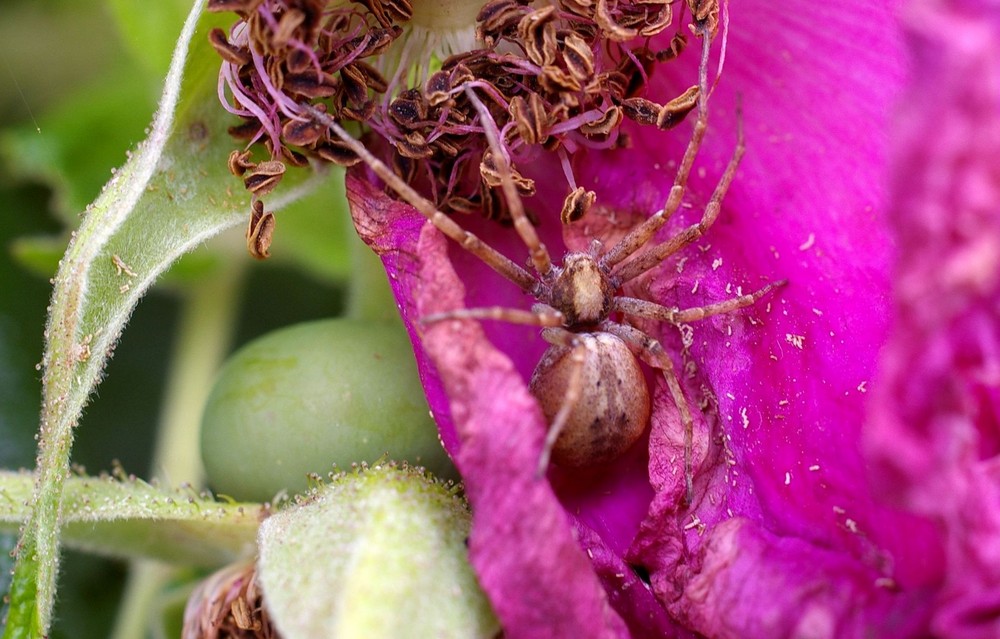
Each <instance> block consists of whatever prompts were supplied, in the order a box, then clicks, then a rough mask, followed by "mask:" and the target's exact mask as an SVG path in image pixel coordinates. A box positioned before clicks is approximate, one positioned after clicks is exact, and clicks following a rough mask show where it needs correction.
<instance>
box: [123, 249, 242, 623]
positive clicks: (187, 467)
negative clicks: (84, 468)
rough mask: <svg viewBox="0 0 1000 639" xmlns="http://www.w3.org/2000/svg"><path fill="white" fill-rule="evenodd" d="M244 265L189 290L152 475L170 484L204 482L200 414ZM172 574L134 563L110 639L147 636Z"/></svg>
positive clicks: (229, 333) (229, 328)
mask: <svg viewBox="0 0 1000 639" xmlns="http://www.w3.org/2000/svg"><path fill="white" fill-rule="evenodd" d="M243 264H244V262H243V261H241V260H239V259H237V260H235V261H234V265H233V266H229V267H226V268H224V270H222V271H221V272H219V273H217V274H214V276H213V277H210V278H205V279H203V280H201V281H200V282H198V283H197V284H195V285H194V286H193V287H192V288H190V289H188V290H186V291H185V296H184V298H183V302H182V308H181V317H180V323H179V326H178V334H177V341H176V342H175V344H174V350H173V354H172V355H171V363H170V372H169V377H168V379H167V386H166V391H165V396H164V403H163V410H162V412H161V414H160V426H159V430H158V434H159V436H158V438H157V442H156V448H155V451H154V454H153V468H152V476H153V477H156V478H158V479H160V480H163V481H165V482H167V483H168V484H174V485H176V484H179V483H187V484H190V485H191V486H194V487H196V488H197V487H199V486H200V485H201V484H202V483H203V477H204V469H203V468H202V465H201V454H200V452H199V444H198V441H199V439H198V438H199V433H200V426H201V414H202V410H203V409H204V407H205V402H206V401H207V399H208V393H209V389H210V388H211V384H212V380H213V378H214V377H215V374H216V373H217V372H218V370H219V367H220V366H221V365H222V362H223V360H224V359H225V356H226V353H227V352H228V351H229V348H230V346H231V344H232V340H233V335H234V333H235V329H236V323H237V319H238V313H237V311H238V307H239V297H240V293H241V291H242V282H243V275H244V273H245V270H246V269H245V268H243ZM174 574H175V569H174V568H172V567H169V566H166V565H164V564H162V563H158V562H155V561H150V560H137V561H134V562H133V563H132V565H131V568H130V572H129V579H128V583H127V584H126V587H125V594H124V595H123V597H122V602H121V606H120V608H119V610H120V612H119V616H118V619H117V620H116V623H115V629H114V633H113V634H112V637H114V638H115V639H131V638H132V637H141V636H144V634H145V630H146V628H147V627H148V624H149V620H150V613H151V611H152V610H153V608H154V605H155V602H156V598H157V596H158V595H159V593H160V592H161V591H162V589H163V587H164V585H165V584H166V583H168V582H169V581H170V580H171V579H172V578H173V577H174Z"/></svg>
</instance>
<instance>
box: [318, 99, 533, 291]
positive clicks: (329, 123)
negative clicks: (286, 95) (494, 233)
mask: <svg viewBox="0 0 1000 639" xmlns="http://www.w3.org/2000/svg"><path fill="white" fill-rule="evenodd" d="M299 106H300V107H302V109H303V110H304V111H305V112H307V113H308V114H309V115H311V116H312V117H313V118H315V119H316V121H318V122H320V123H322V124H323V125H324V126H326V127H328V128H329V129H330V131H332V132H333V133H334V135H336V136H337V137H338V138H340V140H341V141H342V142H343V143H344V144H345V145H346V146H347V147H348V148H349V149H350V150H351V151H353V152H354V153H355V154H356V155H357V156H358V157H359V158H361V160H362V161H364V163H365V164H367V165H368V167H369V168H371V170H372V171H374V172H375V174H376V175H377V176H378V177H379V178H381V180H382V181H383V182H385V183H386V185H388V186H389V188H391V189H392V190H393V191H395V192H396V194H397V195H399V197H401V198H403V200H405V201H406V202H407V203H408V204H409V205H410V206H412V207H413V208H415V209H417V210H418V211H419V212H420V213H421V214H423V216H424V217H426V218H427V219H428V220H430V222H431V224H433V225H434V226H435V228H437V229H438V230H439V231H441V232H442V233H444V234H445V235H447V236H448V237H449V238H451V239H452V240H454V241H455V242H457V243H458V244H459V245H460V246H461V247H462V248H464V249H465V250H467V251H469V252H470V253H472V254H473V255H475V256H476V257H478V258H479V259H480V260H482V261H483V262H484V263H485V264H486V265H487V266H489V267H490V268H492V269H493V270H494V271H496V272H497V273H499V274H500V275H502V276H503V277H505V278H507V279H509V280H510V281H511V282H514V283H515V284H517V285H518V286H519V287H520V288H521V290H523V291H524V292H526V293H531V294H534V292H535V290H536V288H537V285H538V281H537V280H536V279H535V277H534V276H533V275H532V274H531V273H529V272H528V271H526V270H525V269H523V268H521V267H520V266H518V265H517V264H516V263H515V262H514V261H513V260H511V259H510V258H508V257H507V256H506V255H504V254H503V253H501V252H499V251H497V250H496V249H494V248H493V247H491V246H490V245H488V244H486V243H485V242H483V241H482V240H481V239H479V238H478V237H477V236H476V235H474V234H473V233H470V232H469V231H466V230H465V229H463V228H462V227H461V226H460V225H459V224H458V223H457V222H455V221H454V220H453V219H451V218H450V217H448V216H447V215H445V214H444V213H443V212H442V211H440V210H439V209H438V208H437V207H436V206H434V203H433V202H431V201H430V200H428V199H427V198H425V197H423V196H422V195H420V194H419V193H417V191H416V190H415V189H414V188H413V187H411V186H410V185H409V184H407V183H406V182H404V181H403V180H402V179H401V178H400V177H399V176H398V175H396V174H395V173H393V172H392V169H390V168H389V167H388V166H386V165H385V163H383V162H382V161H381V160H379V159H378V158H377V157H375V156H374V155H372V153H371V151H369V150H368V149H367V148H365V145H364V144H362V143H361V142H360V141H358V140H357V139H355V138H354V137H353V136H352V135H351V134H350V133H348V132H347V131H345V130H344V128H343V127H341V126H340V125H339V124H338V123H337V121H336V120H334V119H333V118H332V117H330V116H329V115H328V114H327V113H324V112H323V111H320V110H319V109H317V108H316V107H314V106H312V105H310V104H307V103H301V104H300V105H299Z"/></svg>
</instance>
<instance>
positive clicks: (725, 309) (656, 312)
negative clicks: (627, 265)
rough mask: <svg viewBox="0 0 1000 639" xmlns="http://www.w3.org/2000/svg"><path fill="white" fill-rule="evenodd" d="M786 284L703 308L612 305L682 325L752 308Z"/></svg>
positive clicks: (633, 302) (628, 300)
mask: <svg viewBox="0 0 1000 639" xmlns="http://www.w3.org/2000/svg"><path fill="white" fill-rule="evenodd" d="M786 284H788V280H780V281H777V282H771V283H770V284H768V285H767V286H765V287H763V288H761V289H759V290H757V291H754V292H753V293H748V294H747V295H740V296H739V297H733V298H731V299H728V300H723V301H721V302H715V303H714V304H706V305H704V306H695V307H692V308H683V309H682V308H670V307H667V306H663V305H661V304H657V303H655V302H649V301H647V300H643V299H636V298H634V297H616V298H615V302H614V303H615V310H616V311H621V312H622V313H625V314H626V315H632V316H636V317H646V318H649V319H655V320H661V321H664V322H670V323H671V324H682V323H685V322H696V321H698V320H701V319H705V318H706V317H711V316H713V315H722V314H724V313H730V312H732V311H735V310H738V309H741V308H746V307H747V306H752V305H753V304H755V303H756V302H757V300H759V299H761V298H762V297H764V296H765V295H767V294H768V293H770V292H771V291H772V290H774V289H775V288H778V287H779V286H784V285H786Z"/></svg>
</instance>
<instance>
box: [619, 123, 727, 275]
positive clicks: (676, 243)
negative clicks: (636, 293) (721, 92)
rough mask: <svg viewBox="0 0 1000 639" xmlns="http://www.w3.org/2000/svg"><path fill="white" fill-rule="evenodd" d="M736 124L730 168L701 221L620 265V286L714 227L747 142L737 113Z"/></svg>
mask: <svg viewBox="0 0 1000 639" xmlns="http://www.w3.org/2000/svg"><path fill="white" fill-rule="evenodd" d="M736 122H737V124H736V131H737V134H736V136H737V139H736V149H735V150H734V151H733V156H732V157H731V158H730V159H729V164H728V165H726V170H725V172H724V173H723V174H722V177H721V178H719V183H718V184H716V185H715V190H714V191H713V192H712V199H710V200H709V202H708V205H707V206H705V212H704V213H703V214H702V216H701V220H699V221H698V222H697V223H695V224H692V225H691V226H689V227H687V228H686V229H684V230H683V231H681V232H680V233H678V234H677V235H675V236H673V237H672V238H670V239H669V240H667V241H666V242H664V243H663V244H660V245H659V246H655V247H653V248H651V249H650V250H648V251H646V252H645V253H643V254H642V255H640V256H639V257H637V258H635V259H634V260H632V261H631V262H629V263H628V264H623V265H622V266H621V268H619V269H618V270H617V271H616V272H615V274H614V277H615V279H616V280H617V282H618V283H619V284H620V283H622V282H628V281H629V280H631V279H633V278H635V277H638V276H639V275H642V274H643V273H645V272H646V271H648V270H650V269H651V268H653V267H655V266H656V265H657V264H659V263H660V262H662V261H663V260H665V259H666V258H667V257H669V256H671V255H673V254H674V253H676V252H677V251H679V250H681V249H682V248H684V247H685V246H687V245H688V244H691V243H692V242H694V241H695V240H697V239H698V238H700V237H701V236H702V235H703V234H704V233H705V231H706V230H708V228H709V227H710V226H712V224H713V223H715V219H716V218H717V217H718V216H719V210H720V208H721V207H722V200H723V198H725V197H726V192H727V191H729V185H730V184H732V182H733V178H734V177H736V170H737V169H738V168H739V165H740V160H742V159H743V154H744V153H745V152H746V139H745V137H744V135H743V115H742V112H741V111H739V110H737V112H736ZM626 239H627V238H626ZM623 241H624V240H623Z"/></svg>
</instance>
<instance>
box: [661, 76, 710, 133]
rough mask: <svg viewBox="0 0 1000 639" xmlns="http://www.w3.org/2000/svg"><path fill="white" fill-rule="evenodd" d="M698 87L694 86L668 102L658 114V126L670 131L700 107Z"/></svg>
mask: <svg viewBox="0 0 1000 639" xmlns="http://www.w3.org/2000/svg"><path fill="white" fill-rule="evenodd" d="M698 94H699V90H698V85H694V86H692V87H691V88H689V89H688V90H687V91H685V92H684V93H682V94H680V95H679V96H677V97H676V98H674V99H673V100H671V101H670V102H667V103H666V104H664V105H663V107H662V108H661V109H660V112H659V113H658V114H656V126H657V127H659V128H661V129H670V128H672V127H675V126H677V125H678V124H680V123H681V122H682V121H683V120H684V117H685V116H686V115H687V114H688V113H690V112H691V110H692V109H694V108H695V106H697V105H698Z"/></svg>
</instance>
